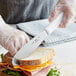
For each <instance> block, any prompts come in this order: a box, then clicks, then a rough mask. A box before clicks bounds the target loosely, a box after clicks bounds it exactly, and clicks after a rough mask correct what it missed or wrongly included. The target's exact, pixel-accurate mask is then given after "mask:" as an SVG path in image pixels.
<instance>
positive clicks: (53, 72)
mask: <svg viewBox="0 0 76 76" xmlns="http://www.w3.org/2000/svg"><path fill="white" fill-rule="evenodd" d="M47 76H60V71H59V70H57V68H56V67H55V68H52V69H51V70H50V71H49V73H48V74H47Z"/></svg>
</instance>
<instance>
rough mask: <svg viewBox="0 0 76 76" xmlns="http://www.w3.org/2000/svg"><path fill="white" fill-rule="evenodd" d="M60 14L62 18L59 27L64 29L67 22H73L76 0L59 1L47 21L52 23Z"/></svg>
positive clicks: (75, 14) (75, 12)
mask: <svg viewBox="0 0 76 76" xmlns="http://www.w3.org/2000/svg"><path fill="white" fill-rule="evenodd" d="M61 12H63V13H64V16H63V20H62V22H61V24H60V25H59V27H61V28H65V27H66V26H67V24H68V23H69V22H73V21H74V20H75V17H76V0H59V2H58V4H57V5H56V7H55V9H54V10H53V11H52V13H51V16H50V17H49V21H53V20H54V19H55V18H56V17H57V16H58V15H59V14H60V13H61Z"/></svg>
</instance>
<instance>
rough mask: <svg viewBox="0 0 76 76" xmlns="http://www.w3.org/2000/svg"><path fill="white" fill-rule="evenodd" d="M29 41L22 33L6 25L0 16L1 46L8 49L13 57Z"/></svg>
mask: <svg viewBox="0 0 76 76" xmlns="http://www.w3.org/2000/svg"><path fill="white" fill-rule="evenodd" d="M28 41H29V37H28V36H27V35H26V34H25V33H24V32H22V31H19V30H17V29H15V28H12V27H11V26H9V25H8V24H6V23H5V22H4V21H3V19H2V17H1V16H0V45H2V46H3V47H4V48H5V49H7V50H8V51H9V52H10V54H11V55H15V54H16V52H17V51H18V50H19V49H20V48H21V47H22V46H23V45H24V44H25V43H27V42H28Z"/></svg>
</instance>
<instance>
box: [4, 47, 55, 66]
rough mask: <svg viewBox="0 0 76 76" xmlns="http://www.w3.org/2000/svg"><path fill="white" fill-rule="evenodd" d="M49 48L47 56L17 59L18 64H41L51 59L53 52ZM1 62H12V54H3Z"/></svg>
mask: <svg viewBox="0 0 76 76" xmlns="http://www.w3.org/2000/svg"><path fill="white" fill-rule="evenodd" d="M44 49H45V48H44ZM46 49H48V48H46ZM48 50H49V49H48ZM50 50H51V53H49V54H48V56H46V57H44V58H42V59H36V60H19V63H20V65H40V64H43V63H45V62H47V61H49V60H52V59H53V57H54V55H55V52H54V50H53V49H50ZM3 62H5V63H10V64H12V56H11V55H10V54H9V53H7V54H5V56H4V58H3Z"/></svg>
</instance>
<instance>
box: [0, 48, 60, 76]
mask: <svg viewBox="0 0 76 76" xmlns="http://www.w3.org/2000/svg"><path fill="white" fill-rule="evenodd" d="M54 55H55V52H54V50H53V49H49V48H37V49H36V50H35V51H34V52H33V53H32V54H30V56H28V57H26V58H24V59H21V60H18V62H19V65H17V66H14V65H13V64H12V58H13V57H12V56H11V55H10V54H9V53H7V54H5V55H4V57H3V60H2V63H0V76H51V75H48V74H50V73H49V71H50V69H51V67H52V66H53V65H54V62H52V59H53V57H54ZM55 71H56V70H55ZM55 76H56V75H55ZM57 76H59V75H57Z"/></svg>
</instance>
